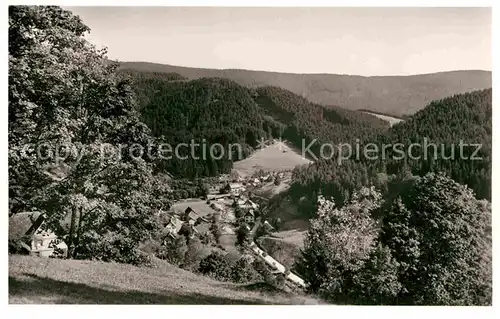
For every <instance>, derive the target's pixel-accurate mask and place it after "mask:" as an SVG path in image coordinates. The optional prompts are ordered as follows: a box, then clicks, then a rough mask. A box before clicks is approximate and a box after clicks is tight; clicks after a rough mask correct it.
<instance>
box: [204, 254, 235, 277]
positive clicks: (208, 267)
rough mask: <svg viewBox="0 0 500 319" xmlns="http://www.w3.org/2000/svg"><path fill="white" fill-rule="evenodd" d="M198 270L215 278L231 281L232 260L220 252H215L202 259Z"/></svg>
mask: <svg viewBox="0 0 500 319" xmlns="http://www.w3.org/2000/svg"><path fill="white" fill-rule="evenodd" d="M198 270H199V271H200V272H201V273H202V274H204V275H208V276H210V277H212V278H214V279H217V280H221V281H230V280H231V279H232V270H233V269H232V265H231V261H230V260H229V259H228V258H227V257H226V256H225V255H223V254H221V253H220V252H213V253H211V254H210V255H208V256H207V257H205V258H203V259H202V260H201V261H200V266H199V268H198Z"/></svg>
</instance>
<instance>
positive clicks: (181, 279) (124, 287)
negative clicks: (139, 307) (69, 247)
mask: <svg viewBox="0 0 500 319" xmlns="http://www.w3.org/2000/svg"><path fill="white" fill-rule="evenodd" d="M155 264H156V267H155V268H145V267H135V266H131V265H127V264H115V263H104V262H97V261H83V260H60V259H49V258H38V257H29V256H19V255H12V256H9V303H11V304H19V303H22V304H33V303H36V304H40V303H43V304H74V303H78V304H191V305H193V304H219V305H220V304H318V303H321V302H320V301H318V300H315V299H313V298H310V297H306V296H301V295H294V294H286V293H282V292H274V293H273V292H259V291H251V289H250V287H247V286H244V285H237V284H232V283H223V282H219V281H215V280H212V279H209V278H207V277H204V276H198V275H195V274H193V273H190V272H188V271H185V270H182V269H180V268H177V267H174V266H171V265H170V264H168V263H166V262H162V261H156V263H155Z"/></svg>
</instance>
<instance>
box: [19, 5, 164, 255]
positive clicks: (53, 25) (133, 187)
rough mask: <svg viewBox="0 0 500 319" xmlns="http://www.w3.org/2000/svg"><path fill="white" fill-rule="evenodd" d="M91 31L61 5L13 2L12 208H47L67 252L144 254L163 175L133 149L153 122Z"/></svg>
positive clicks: (49, 221) (160, 203)
mask: <svg viewBox="0 0 500 319" xmlns="http://www.w3.org/2000/svg"><path fill="white" fill-rule="evenodd" d="M88 31H89V28H88V27H87V26H86V25H85V24H84V23H83V22H82V21H81V20H80V18H79V17H77V16H74V15H73V14H72V13H71V12H69V11H66V10H63V9H61V8H59V7H53V6H11V7H9V208H10V213H16V212H20V211H26V210H28V211H29V210H37V211H40V212H43V213H45V214H46V216H47V220H46V221H47V222H46V223H45V226H46V227H49V228H51V229H52V230H53V231H55V232H56V234H57V235H58V236H59V237H60V238H62V239H64V241H65V242H66V243H67V244H68V246H69V252H68V253H69V256H70V257H74V258H94V259H101V260H106V261H108V260H113V261H119V262H127V263H138V262H141V260H142V258H141V256H140V254H139V252H138V250H137V246H138V244H139V243H140V242H141V241H143V240H145V239H147V238H148V237H149V234H150V233H152V232H155V231H156V230H157V229H158V221H157V220H156V218H155V215H154V214H152V211H153V210H154V209H157V208H159V207H162V206H165V205H168V200H164V199H165V198H166V196H165V194H166V189H165V184H164V183H162V182H160V181H159V180H158V179H157V178H156V176H154V175H153V170H152V167H151V164H150V163H149V162H148V161H147V158H145V157H144V158H143V157H141V156H139V155H137V152H135V153H133V151H134V150H132V149H130V148H129V147H130V146H131V145H136V146H145V145H147V144H148V143H150V142H151V141H152V138H151V136H150V132H149V129H148V128H147V127H146V126H145V125H144V124H143V123H141V122H140V121H139V119H138V116H137V114H136V110H135V102H134V98H133V95H132V89H131V86H130V83H129V81H128V80H127V79H125V78H123V77H122V76H120V75H118V74H117V73H116V72H115V69H116V65H114V64H112V63H109V62H107V60H106V55H105V52H104V51H99V50H97V49H96V48H95V47H94V46H93V45H91V44H90V43H88V42H87V41H86V40H85V39H84V38H83V36H84V34H85V33H86V32H88ZM133 155H135V156H133Z"/></svg>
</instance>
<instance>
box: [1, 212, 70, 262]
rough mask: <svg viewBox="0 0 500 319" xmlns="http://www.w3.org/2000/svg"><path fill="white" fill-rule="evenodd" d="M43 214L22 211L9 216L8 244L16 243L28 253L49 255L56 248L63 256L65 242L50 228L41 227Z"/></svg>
mask: <svg viewBox="0 0 500 319" xmlns="http://www.w3.org/2000/svg"><path fill="white" fill-rule="evenodd" d="M44 222H45V215H44V214H42V213H40V212H22V213H17V214H14V215H12V216H10V217H9V245H16V247H20V248H21V249H24V251H25V252H27V253H29V254H30V255H37V256H40V257H49V256H51V255H54V254H55V251H56V249H57V250H59V251H61V252H62V255H63V256H66V254H67V253H68V246H67V245H66V243H65V242H64V241H62V240H60V239H58V237H57V236H56V234H54V232H52V231H51V230H45V229H43V227H42V225H43V223H44Z"/></svg>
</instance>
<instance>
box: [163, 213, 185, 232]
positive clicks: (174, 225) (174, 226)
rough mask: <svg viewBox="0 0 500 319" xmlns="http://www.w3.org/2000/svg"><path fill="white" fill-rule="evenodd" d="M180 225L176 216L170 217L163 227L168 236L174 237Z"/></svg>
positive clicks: (180, 221)
mask: <svg viewBox="0 0 500 319" xmlns="http://www.w3.org/2000/svg"><path fill="white" fill-rule="evenodd" d="M182 224H183V222H182V220H180V219H179V218H178V217H177V216H172V217H170V221H169V223H168V224H167V226H165V231H166V232H167V233H168V234H170V235H176V234H177V233H178V232H179V230H181V227H182Z"/></svg>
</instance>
